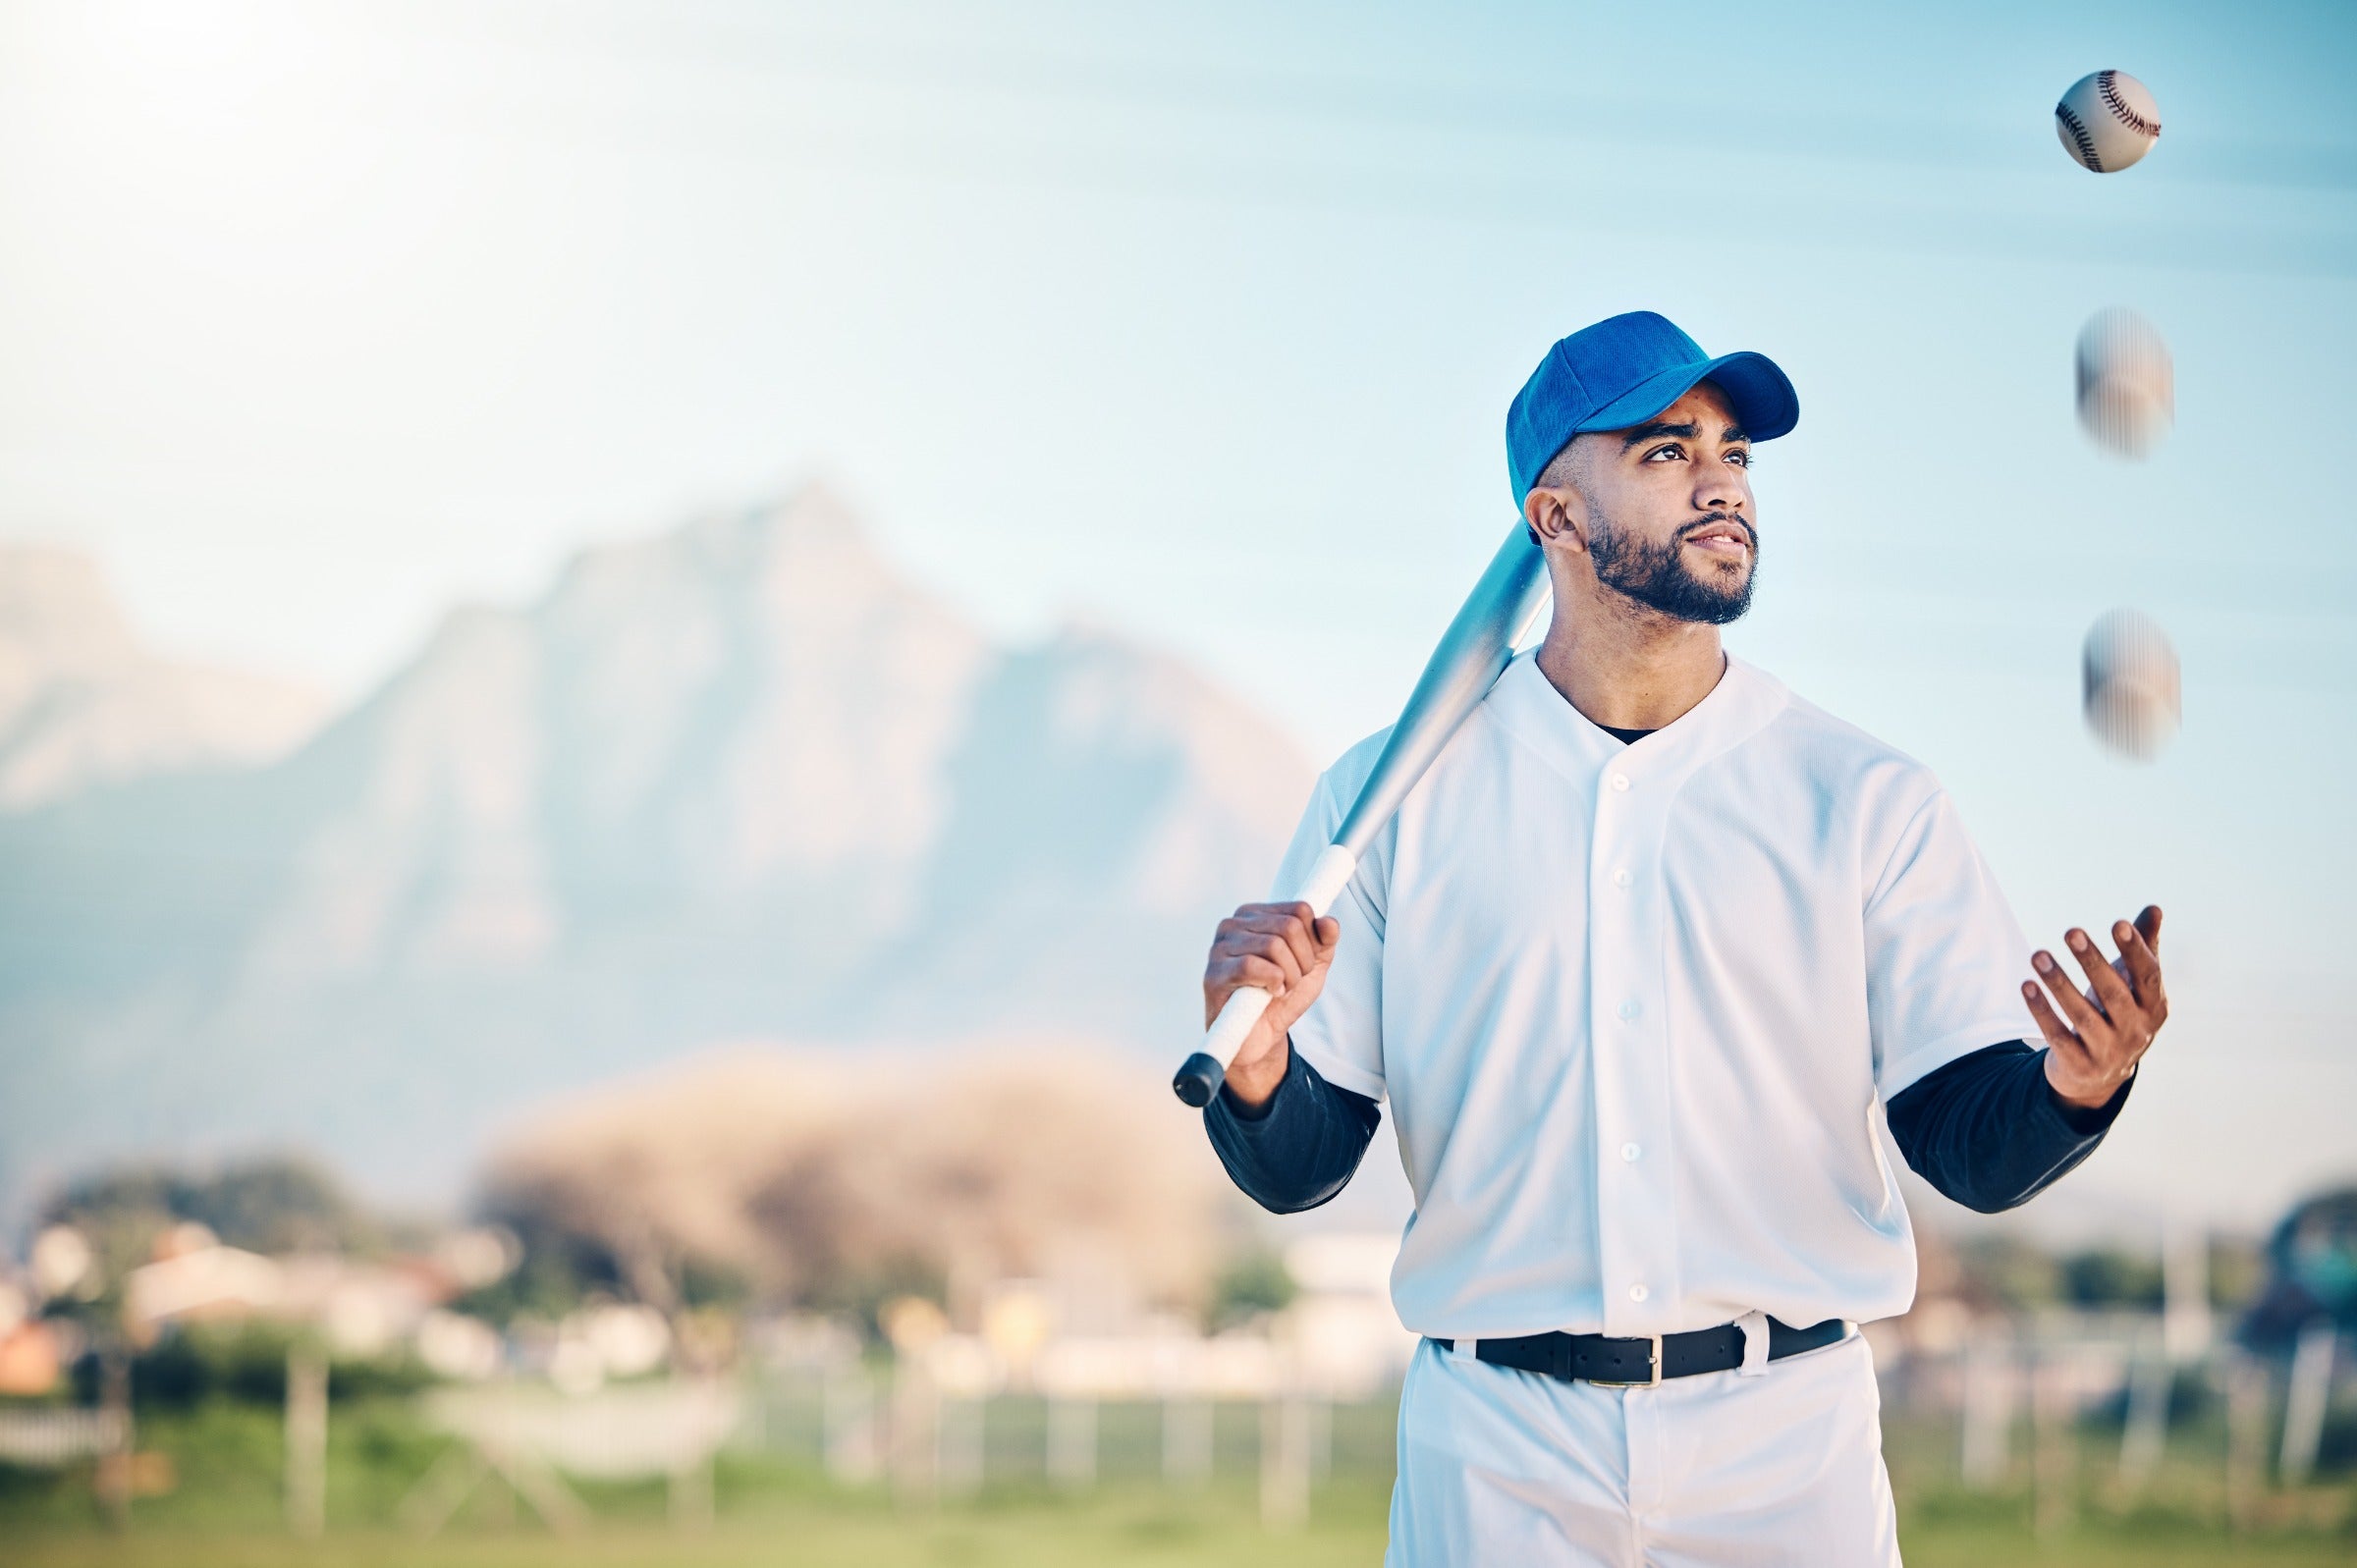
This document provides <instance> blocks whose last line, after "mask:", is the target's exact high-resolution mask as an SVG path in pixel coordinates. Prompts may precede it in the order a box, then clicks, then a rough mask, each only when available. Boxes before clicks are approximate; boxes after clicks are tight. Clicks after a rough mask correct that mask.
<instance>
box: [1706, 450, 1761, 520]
mask: <svg viewBox="0 0 2357 1568" xmlns="http://www.w3.org/2000/svg"><path fill="white" fill-rule="evenodd" d="M1700 466H1701V469H1702V471H1701V472H1700V473H1699V474H1697V475H1696V477H1695V482H1694V508H1695V510H1696V511H1697V512H1740V513H1742V514H1744V515H1745V516H1746V517H1748V516H1750V515H1751V481H1750V480H1749V479H1747V478H1745V477H1744V474H1743V470H1742V469H1740V468H1738V467H1736V466H1735V465H1734V464H1733V463H1729V462H1706V463H1703V464H1701V465H1700ZM1713 469H1716V470H1717V472H1713V471H1712V470H1713Z"/></svg>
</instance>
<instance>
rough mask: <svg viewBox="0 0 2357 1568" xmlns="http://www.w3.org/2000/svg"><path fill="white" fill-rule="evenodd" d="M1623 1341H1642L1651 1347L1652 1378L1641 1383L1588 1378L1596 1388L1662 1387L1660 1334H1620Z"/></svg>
mask: <svg viewBox="0 0 2357 1568" xmlns="http://www.w3.org/2000/svg"><path fill="white" fill-rule="evenodd" d="M1618 1337H1620V1338H1623V1339H1642V1340H1645V1341H1646V1342H1647V1343H1649V1344H1651V1345H1652V1346H1653V1376H1652V1377H1651V1378H1648V1379H1644V1380H1643V1381H1641V1382H1630V1381H1622V1380H1620V1379H1611V1378H1590V1379H1588V1381H1589V1382H1590V1383H1591V1384H1593V1385H1594V1386H1596V1387H1598V1388H1659V1387H1660V1386H1661V1385H1662V1336H1661V1335H1660V1334H1622V1335H1619V1336H1618Z"/></svg>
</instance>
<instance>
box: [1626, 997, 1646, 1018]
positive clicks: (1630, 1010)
mask: <svg viewBox="0 0 2357 1568" xmlns="http://www.w3.org/2000/svg"><path fill="white" fill-rule="evenodd" d="M1644 1010H1645V1009H1644V1008H1642V1007H1640V1006H1638V1005H1637V1004H1636V1003H1635V1002H1633V1001H1624V1002H1622V1003H1620V1016H1621V1017H1622V1018H1624V1019H1626V1018H1634V1017H1635V1016H1636V1015H1637V1014H1638V1013H1640V1012H1642V1011H1644Z"/></svg>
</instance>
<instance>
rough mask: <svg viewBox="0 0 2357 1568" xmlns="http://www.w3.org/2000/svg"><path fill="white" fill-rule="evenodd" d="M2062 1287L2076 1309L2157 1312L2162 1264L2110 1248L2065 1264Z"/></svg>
mask: <svg viewBox="0 0 2357 1568" xmlns="http://www.w3.org/2000/svg"><path fill="white" fill-rule="evenodd" d="M2059 1283H2060V1286H2061V1291H2062V1297H2063V1299H2064V1300H2066V1301H2068V1302H2070V1303H2071V1304H2072V1305H2073V1306H2078V1307H2142V1308H2149V1309H2158V1308H2159V1307H2160V1305H2161V1297H2162V1282H2161V1260H2160V1258H2159V1257H2158V1256H2151V1257H2148V1256H2144V1255H2142V1254H2137V1253H2127V1252H2119V1251H2115V1250H2113V1249H2111V1248H2109V1247H2100V1248H2093V1249H2090V1250H2088V1251H2086V1252H2074V1253H2072V1254H2070V1255H2069V1256H2068V1257H2066V1258H2064V1259H2063V1260H2062V1264H2061V1271H2060V1279H2059Z"/></svg>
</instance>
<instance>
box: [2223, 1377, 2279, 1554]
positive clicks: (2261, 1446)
mask: <svg viewBox="0 0 2357 1568" xmlns="http://www.w3.org/2000/svg"><path fill="white" fill-rule="evenodd" d="M2220 1375H2221V1376H2222V1377H2223V1378H2224V1379H2225V1384H2226V1522H2227V1524H2228V1525H2230V1526H2231V1527H2233V1528H2234V1529H2236V1530H2247V1529H2249V1528H2250V1527H2251V1526H2252V1525H2253V1524H2254V1523H2256V1522H2257V1519H2258V1515H2259V1495H2260V1492H2261V1490H2262V1489H2263V1488H2264V1487H2266V1485H2267V1403H2268V1399H2267V1395H2268V1382H2269V1381H2270V1379H2269V1378H2268V1376H2267V1369H2266V1368H2265V1367H2264V1366H2262V1365H2260V1363H2259V1362H2258V1361H2257V1360H2256V1359H2254V1358H2253V1357H2252V1356H2251V1355H2250V1354H2249V1353H2248V1352H2246V1351H2241V1350H2235V1351H2230V1352H2229V1353H2228V1354H2227V1355H2226V1356H2225V1357H2224V1359H2223V1361H2222V1362H2221V1364H2220Z"/></svg>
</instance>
